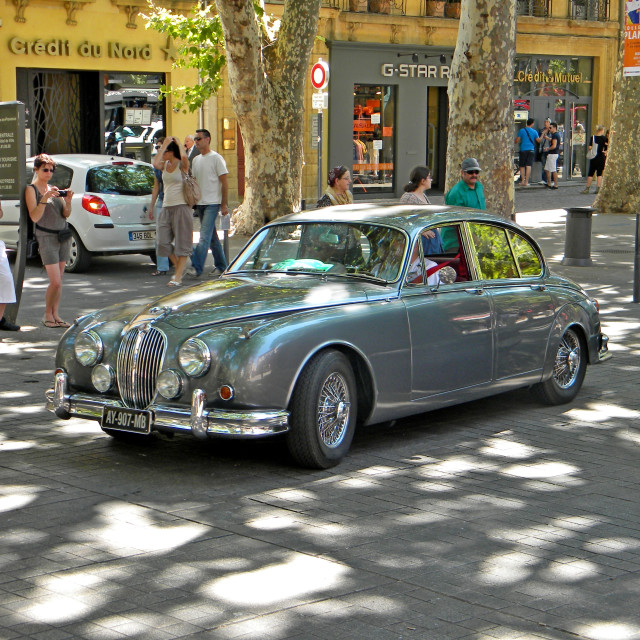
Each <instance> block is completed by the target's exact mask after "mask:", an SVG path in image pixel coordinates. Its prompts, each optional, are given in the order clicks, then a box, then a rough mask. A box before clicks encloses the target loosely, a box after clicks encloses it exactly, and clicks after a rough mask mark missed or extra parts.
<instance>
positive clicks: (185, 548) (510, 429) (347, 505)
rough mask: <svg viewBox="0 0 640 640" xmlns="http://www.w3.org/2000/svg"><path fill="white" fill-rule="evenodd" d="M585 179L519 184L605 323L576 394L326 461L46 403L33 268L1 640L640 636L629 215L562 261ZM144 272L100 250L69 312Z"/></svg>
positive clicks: (527, 401) (11, 399)
mask: <svg viewBox="0 0 640 640" xmlns="http://www.w3.org/2000/svg"><path fill="white" fill-rule="evenodd" d="M581 186H582V185H580V186H569V187H562V188H561V189H559V190H558V191H556V192H553V193H551V192H548V191H545V190H542V189H536V188H530V189H529V190H528V191H527V192H526V193H521V192H518V194H517V204H518V210H519V211H521V212H529V213H520V214H519V215H518V221H519V222H520V223H521V224H523V225H524V226H525V227H528V228H530V229H531V230H532V232H533V233H534V235H535V236H536V237H537V238H538V239H539V240H540V242H541V244H542V246H543V248H544V250H545V253H546V255H547V257H548V258H549V259H550V262H551V264H552V266H553V268H554V270H556V271H557V272H559V273H562V274H565V275H569V276H571V277H573V278H574V279H576V280H577V281H579V282H580V283H581V284H583V285H584V286H585V287H586V288H587V289H588V290H589V291H590V292H592V293H595V294H596V296H597V297H598V298H599V300H600V303H601V310H602V317H603V321H604V326H605V331H606V332H607V333H608V334H609V336H610V337H611V343H612V344H611V349H612V351H613V354H614V358H613V359H611V360H610V361H609V362H608V363H605V364H602V365H600V366H594V367H590V368H589V370H588V373H587V376H586V380H585V384H584V387H583V390H582V392H581V393H580V395H579V396H578V398H577V400H576V401H575V402H573V403H571V404H570V405H567V406H562V407H552V408H549V407H543V406H540V405H538V404H536V403H535V402H534V401H533V399H532V398H531V397H530V396H529V394H528V392H527V391H524V390H523V391H517V392H512V393H508V394H504V395H501V396H497V397H493V398H489V399H486V400H482V401H479V402H473V403H469V404H466V405H463V406H459V407H454V408H449V409H445V410H441V411H436V412H432V413H429V414H424V415H421V416H417V417H414V418H411V419H408V420H402V421H398V422H396V423H394V424H392V425H388V424H387V425H381V426H375V427H372V428H370V429H367V430H361V432H360V433H358V434H357V437H356V439H355V442H354V445H353V449H352V452H351V454H350V455H349V457H348V458H347V459H346V460H345V462H344V463H343V464H341V465H340V466H339V467H338V468H336V469H334V470H330V471H326V472H309V471H304V470H300V469H297V468H295V467H293V466H292V465H291V463H290V462H289V460H288V458H287V457H286V455H285V454H284V453H283V451H282V448H281V446H280V443H279V442H277V441H273V440H271V441H263V442H253V443H246V444H238V443H234V442H225V441H222V442H220V441H218V442H208V443H204V444H203V443H200V442H198V441H195V440H192V439H191V438H188V437H177V438H174V439H171V440H170V439H154V440H153V442H152V443H150V444H149V445H148V446H136V445H132V444H128V445H125V444H123V443H119V442H116V441H114V440H112V439H111V438H109V437H107V436H105V435H104V434H102V432H101V431H100V429H99V428H98V426H97V424H96V423H94V422H89V421H84V420H77V419H76V420H71V421H67V422H65V421H62V420H58V419H56V418H55V417H54V416H52V415H51V414H50V413H48V412H46V411H45V410H44V408H43V394H44V390H45V389H46V388H47V387H48V386H49V385H50V383H51V369H52V366H53V356H54V350H55V346H56V339H57V337H58V336H59V334H58V333H56V331H53V330H51V329H46V328H44V327H43V326H42V325H41V324H40V322H39V321H40V318H41V317H42V310H43V299H44V289H45V286H46V277H45V274H44V272H43V271H42V270H41V269H40V268H38V267H37V266H36V265H34V264H32V265H30V266H29V268H28V270H27V281H26V282H25V290H24V294H23V307H22V310H21V313H20V316H19V320H20V322H21V323H22V324H23V325H25V331H24V332H22V333H20V334H3V335H2V336H0V338H1V340H2V341H1V342H0V373H1V376H2V381H3V384H2V388H1V389H0V399H1V404H0V639H2V640H8V639H11V638H29V639H33V640H40V639H41V640H45V639H51V640H64V639H66V638H82V639H85V638H91V639H93V638H96V639H103V638H104V639H112V638H113V639H116V638H139V639H144V640H146V639H148V638H150V639H155V638H158V639H165V638H166V639H171V638H193V639H196V638H197V639H200V638H251V639H253V638H265V639H271V638H274V639H276V638H277V639H285V638H286V639H294V638H295V639H300V640H302V639H304V640H313V639H325V638H326V639H330V640H336V639H342V638H344V639H360V638H362V639H366V640H373V639H387V638H389V639H399V638H419V639H425V638H426V639H433V640H444V639H448V638H452V639H454V638H465V639H472V640H488V639H496V638H497V639H508V640H512V639H513V640H515V639H522V638H527V639H534V638H535V639H541V638H545V639H554V640H576V639H586V638H589V639H593V640H627V639H630V638H640V610H639V607H638V602H639V600H640V506H639V504H638V499H637V495H638V491H639V489H640V465H639V462H640V428H639V427H638V416H639V415H640V399H639V395H638V392H637V380H638V371H639V369H640V362H639V360H638V351H639V350H640V340H639V339H638V326H639V324H640V310H639V307H638V305H634V304H632V303H631V288H632V268H633V237H634V228H635V227H634V225H635V220H634V218H633V217H631V216H620V217H612V216H611V217H609V216H597V217H595V218H594V223H593V245H592V255H593V257H594V259H595V265H594V266H593V267H582V268H580V267H571V268H568V267H567V268H565V267H562V266H561V265H560V264H559V263H560V260H561V258H562V255H563V242H564V219H563V215H562V211H559V210H556V209H554V207H556V206H579V205H586V204H590V201H591V199H592V198H590V197H589V196H581V195H579V194H578V191H579V189H580V188H581ZM523 191H524V190H523ZM434 199H436V198H434ZM536 209H537V210H538V211H535V212H532V211H533V210H536ZM234 242H236V244H237V241H234ZM232 244H233V243H232ZM233 246H235V245H233ZM150 273H151V265H150V264H149V263H148V261H147V260H146V259H145V258H143V257H139V256H130V257H115V258H99V259H96V260H95V262H94V264H93V266H92V268H91V270H90V271H89V272H88V273H86V274H78V275H74V274H69V275H68V276H67V277H66V279H65V288H64V293H63V301H64V309H63V314H62V315H63V317H65V318H67V319H73V317H74V316H75V315H76V314H79V313H80V312H82V311H86V310H89V309H93V308H97V307H100V306H104V305H105V304H107V303H110V302H116V301H118V300H125V299H128V298H131V297H134V296H146V295H153V294H156V293H161V292H162V291H163V290H164V286H165V281H158V278H152V277H150ZM29 325H30V326H29Z"/></svg>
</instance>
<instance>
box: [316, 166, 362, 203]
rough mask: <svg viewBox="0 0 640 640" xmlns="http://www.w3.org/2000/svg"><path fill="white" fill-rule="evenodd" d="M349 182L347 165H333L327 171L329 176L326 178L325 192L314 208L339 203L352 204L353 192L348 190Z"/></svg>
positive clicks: (349, 176)
mask: <svg viewBox="0 0 640 640" xmlns="http://www.w3.org/2000/svg"><path fill="white" fill-rule="evenodd" d="M350 184H351V174H350V173H349V169H347V167H345V166H343V165H340V166H339V167H334V168H333V169H331V171H329V177H328V178H327V185H328V186H327V188H326V189H325V192H324V194H323V196H322V198H320V200H318V202H317V203H316V209H321V208H322V207H332V206H335V205H339V204H352V203H353V194H352V193H351V191H349V185H350Z"/></svg>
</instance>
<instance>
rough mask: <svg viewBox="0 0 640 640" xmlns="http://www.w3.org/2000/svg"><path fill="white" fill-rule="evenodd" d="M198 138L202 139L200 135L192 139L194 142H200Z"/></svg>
mask: <svg viewBox="0 0 640 640" xmlns="http://www.w3.org/2000/svg"><path fill="white" fill-rule="evenodd" d="M200 140H202V138H200V137H198V138H194V139H193V141H194V142H200Z"/></svg>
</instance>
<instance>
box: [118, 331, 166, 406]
mask: <svg viewBox="0 0 640 640" xmlns="http://www.w3.org/2000/svg"><path fill="white" fill-rule="evenodd" d="M166 349H167V339H166V337H165V336H164V334H163V333H161V332H160V331H158V330H157V329H153V328H151V329H144V328H142V329H140V328H135V329H131V331H129V332H128V333H127V334H126V335H125V336H124V338H123V340H122V342H121V343H120V350H119V351H118V372H117V376H118V388H119V389H120V396H121V397H122V401H123V402H124V404H125V405H126V406H127V407H131V408H133V409H144V408H145V407H147V406H148V405H150V404H151V402H152V401H153V398H154V396H155V395H156V380H157V378H158V373H159V372H160V368H161V367H162V361H163V360H164V354H165V351H166Z"/></svg>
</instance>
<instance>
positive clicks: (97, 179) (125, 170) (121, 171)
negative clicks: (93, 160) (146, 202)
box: [87, 164, 153, 196]
mask: <svg viewBox="0 0 640 640" xmlns="http://www.w3.org/2000/svg"><path fill="white" fill-rule="evenodd" d="M152 189H153V168H152V167H150V166H147V165H144V164H122V165H117V164H113V165H112V164H105V165H102V166H100V167H94V168H93V169H89V171H87V191H90V192H91V193H113V194H117V195H121V196H148V195H150V194H151V190H152Z"/></svg>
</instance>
